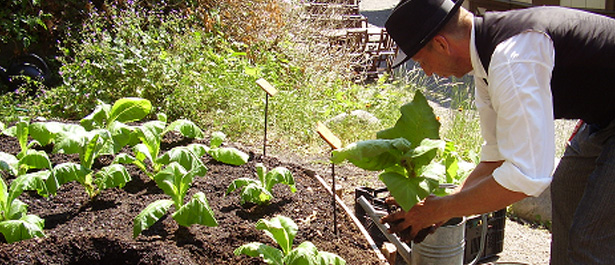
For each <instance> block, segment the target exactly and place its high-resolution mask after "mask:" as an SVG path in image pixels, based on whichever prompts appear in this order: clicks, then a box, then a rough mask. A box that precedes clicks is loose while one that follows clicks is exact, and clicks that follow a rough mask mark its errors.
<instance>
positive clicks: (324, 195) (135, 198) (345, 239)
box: [0, 136, 380, 265]
mask: <svg viewBox="0 0 615 265" xmlns="http://www.w3.org/2000/svg"><path fill="white" fill-rule="evenodd" d="M203 143H205V142H203ZM207 143H208V142H207ZM177 144H180V145H185V144H187V141H186V140H185V139H181V138H178V137H175V139H166V141H165V144H164V148H165V150H168V149H170V148H172V147H173V146H174V145H177ZM238 148H239V149H242V148H241V147H238ZM0 150H1V151H3V152H6V153H10V154H13V155H15V154H17V152H19V145H18V143H17V140H16V139H15V138H12V137H7V136H0ZM45 150H51V149H47V148H46V149H45ZM165 150H163V151H165ZM244 151H246V150H244ZM247 152H249V151H247ZM250 153H251V159H250V161H249V162H248V163H247V164H245V165H242V166H230V165H226V164H222V163H218V162H216V161H214V160H212V159H210V158H209V157H208V156H204V157H203V158H202V159H203V162H204V163H205V164H206V166H207V168H208V169H209V172H208V173H207V174H206V176H204V177H198V178H195V180H194V182H193V184H192V187H191V188H190V189H189V191H188V196H187V198H191V197H192V195H193V194H194V193H196V192H198V191H201V192H204V193H205V194H206V196H207V199H208V201H209V205H210V206H211V208H212V209H213V211H214V213H215V217H216V219H217V221H218V223H219V226H217V227H207V226H201V225H193V226H191V227H187V228H186V227H179V226H178V225H177V223H176V222H175V221H174V220H173V218H171V216H169V215H166V216H164V217H163V218H162V219H161V220H160V221H158V222H157V223H155V224H154V225H153V226H152V227H150V228H149V229H148V230H145V231H143V233H142V234H141V235H140V236H138V237H137V238H136V239H133V237H132V226H133V219H134V217H135V216H136V215H137V214H139V212H141V210H143V209H144V208H145V207H146V206H147V205H148V204H149V203H151V202H153V201H155V200H158V199H168V198H169V197H168V196H167V195H165V194H164V193H163V192H162V190H160V189H159V188H158V187H157V186H156V185H155V183H154V182H153V181H151V180H150V179H149V178H148V177H147V176H146V175H145V174H144V173H143V172H141V171H140V170H139V169H138V168H136V167H134V166H131V165H126V168H127V169H128V171H129V172H130V174H131V176H132V181H130V182H129V183H128V184H127V185H126V186H125V187H124V188H123V189H118V188H113V189H109V190H104V191H102V192H101V193H100V194H99V195H98V196H97V197H95V198H94V199H92V200H90V199H89V198H88V195H87V194H86V192H85V190H84V189H83V187H81V186H80V185H79V184H78V183H76V182H72V183H67V184H64V185H63V186H62V187H61V188H60V190H58V194H57V195H56V196H53V197H50V198H43V197H41V196H39V195H37V194H36V193H34V192H25V193H24V194H22V195H21V197H20V198H19V199H21V200H22V201H23V202H25V203H26V204H28V205H29V207H28V213H29V214H35V215H38V216H39V217H41V218H43V219H45V228H44V232H45V234H46V235H47V237H46V238H35V239H31V240H25V241H21V242H17V243H13V244H8V243H6V242H5V241H4V240H3V238H1V236H0V263H2V264H89V265H93V264H264V262H263V261H262V259H259V258H250V257H247V256H245V255H244V256H235V255H234V254H233V250H235V248H237V247H239V246H241V245H243V244H245V243H249V242H253V241H258V242H263V243H267V244H269V245H272V246H275V247H278V246H277V245H275V243H274V242H273V241H272V240H271V239H269V238H268V237H267V236H265V235H264V234H263V232H262V231H259V230H256V228H255V227H254V226H255V224H256V222H257V221H258V220H259V219H261V218H266V219H269V218H271V217H274V216H276V215H284V216H288V217H290V218H292V219H293V220H294V221H295V222H296V223H297V224H298V226H299V231H298V234H297V237H296V238H295V241H294V246H297V245H298V244H300V243H301V242H303V241H310V242H312V243H314V244H315V245H316V247H317V248H318V250H320V251H328V252H332V253H336V254H338V255H340V256H341V257H342V258H344V259H345V260H346V261H347V263H348V264H380V260H379V259H378V258H377V256H376V255H375V253H374V251H373V250H372V249H371V248H370V246H369V244H368V243H367V240H366V239H365V237H364V236H363V235H362V234H361V233H360V231H359V229H358V228H357V226H356V225H355V224H354V223H353V222H352V220H351V218H350V217H349V216H348V215H347V214H346V213H345V212H344V211H343V210H342V209H340V207H337V222H338V229H337V232H338V235H335V234H334V229H333V207H332V201H331V196H330V195H329V193H328V192H327V191H326V190H325V189H324V188H323V187H322V185H321V184H320V183H319V182H318V180H317V179H315V178H314V177H313V176H314V174H313V173H314V172H313V171H311V170H308V169H305V168H303V167H302V166H300V165H299V164H293V163H288V162H280V160H278V159H276V158H273V157H265V158H263V157H261V156H260V155H254V153H252V152H250ZM50 158H51V160H52V163H53V164H54V165H56V164H60V163H63V162H67V161H73V162H78V161H79V160H78V157H77V156H75V155H63V154H50ZM111 161H112V158H111V157H100V158H99V159H98V161H97V163H96V164H95V166H96V167H102V166H105V165H108V164H109V163H110V162H111ZM256 163H264V164H265V166H266V167H267V168H268V169H272V168H274V167H277V166H284V167H286V168H288V169H290V170H291V171H292V172H293V176H294V178H295V181H296V185H297V192H296V193H291V192H290V189H289V188H288V186H285V185H277V186H275V187H274V196H275V198H274V199H273V200H272V201H271V203H270V205H268V206H256V205H243V206H242V205H240V204H239V201H240V199H239V194H238V192H237V191H236V192H233V193H232V194H230V195H228V196H225V195H224V192H225V191H226V188H227V187H228V185H229V184H230V183H231V181H232V180H234V179H236V178H239V177H251V178H256V176H255V164H256ZM2 177H4V178H5V179H6V180H7V181H8V182H10V181H11V180H12V179H13V178H14V177H13V176H7V174H6V173H5V172H2ZM170 211H171V212H173V211H174V209H173V208H171V210H170Z"/></svg>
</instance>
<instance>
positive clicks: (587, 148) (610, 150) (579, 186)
mask: <svg viewBox="0 0 615 265" xmlns="http://www.w3.org/2000/svg"><path fill="white" fill-rule="evenodd" d="M551 200H552V205H553V209H552V211H553V216H552V220H553V221H552V236H553V240H552V243H551V264H552V265H562V264H615V122H612V123H611V124H610V125H608V126H606V127H605V128H602V129H596V128H594V127H592V126H589V125H587V124H585V125H583V126H581V127H580V129H579V131H578V133H577V134H576V135H575V136H574V138H573V139H572V140H571V142H570V144H569V145H568V146H567V147H566V151H565V153H564V156H563V157H562V159H561V161H560V163H559V165H558V166H557V169H556V170H555V173H554V174H553V182H552V183H551Z"/></svg>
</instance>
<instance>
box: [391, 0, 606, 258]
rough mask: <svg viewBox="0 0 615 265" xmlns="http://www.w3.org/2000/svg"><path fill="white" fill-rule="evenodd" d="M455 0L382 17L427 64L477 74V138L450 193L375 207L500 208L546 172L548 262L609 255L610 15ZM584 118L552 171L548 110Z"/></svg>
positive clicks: (542, 180) (432, 213)
mask: <svg viewBox="0 0 615 265" xmlns="http://www.w3.org/2000/svg"><path fill="white" fill-rule="evenodd" d="M462 1H463V0H458V1H457V2H454V3H453V2H450V0H402V1H401V2H400V3H399V5H398V6H397V7H396V8H395V9H394V10H393V12H392V13H391V15H390V17H389V18H388V20H387V22H386V28H387V31H388V32H389V34H390V35H391V37H392V38H393V40H395V42H396V43H397V45H398V47H399V48H400V51H401V52H400V54H399V55H398V59H396V65H399V64H401V63H403V62H405V61H407V60H408V59H410V58H412V59H413V60H414V61H415V62H417V63H419V64H420V65H421V68H422V69H423V70H424V71H425V73H426V74H427V75H432V74H437V75H439V76H442V77H448V76H456V77H461V76H463V75H465V74H471V75H473V76H474V80H475V85H476V107H477V109H478V111H479V114H480V117H481V119H480V122H481V133H482V135H483V138H484V140H485V144H484V145H483V148H482V153H481V161H482V162H480V163H479V164H478V165H477V167H476V168H475V169H474V171H473V172H472V173H471V174H470V175H469V176H468V178H467V180H466V182H465V183H464V184H463V185H462V186H461V187H460V189H459V190H458V191H457V192H455V193H454V194H452V195H449V196H445V197H435V196H431V197H428V198H426V199H425V200H423V201H422V202H420V203H418V204H417V205H416V206H414V207H413V208H412V209H411V210H410V211H408V212H398V213H394V214H390V215H388V216H385V217H383V219H382V220H381V221H382V222H388V223H390V225H391V229H390V230H391V232H394V233H398V234H399V233H402V231H404V230H405V229H406V228H409V227H411V232H410V235H408V234H405V233H406V232H404V234H400V237H402V238H405V239H412V238H414V237H415V236H416V234H417V232H418V231H419V230H421V229H423V228H427V227H431V226H437V224H440V223H442V222H443V221H446V220H448V219H450V218H452V217H457V216H468V215H472V214H479V213H486V212H491V211H495V210H498V209H502V208H504V207H506V206H508V205H510V204H512V203H514V202H516V201H519V200H521V199H523V198H526V197H528V196H538V195H540V193H541V192H542V191H544V189H546V188H547V187H548V186H549V184H551V193H552V202H553V217H552V219H553V226H552V232H553V242H552V246H551V263H552V264H615V137H614V135H615V122H612V121H613V119H614V118H615V85H614V84H613V82H614V78H615V20H613V19H611V18H607V17H604V16H600V15H596V14H591V13H588V12H583V11H579V10H573V9H568V8H563V7H534V8H527V9H522V10H513V11H506V12H487V13H486V14H485V15H484V16H483V17H475V16H473V15H472V14H471V13H470V12H468V11H467V10H465V9H464V8H462V7H460V5H461V2H462ZM554 118H566V119H580V120H582V121H584V122H585V124H584V125H583V126H581V128H580V130H579V131H578V133H577V134H576V135H575V137H574V138H573V140H572V141H571V143H570V144H569V146H567V149H566V151H565V154H564V157H563V158H562V159H561V162H560V164H559V165H558V168H557V170H556V171H555V173H553V177H551V175H552V172H553V171H552V170H553V167H554V165H553V164H554V162H553V161H554V156H555V151H554V150H555V148H554V146H555V144H554V142H555V140H554V129H553V119H554Z"/></svg>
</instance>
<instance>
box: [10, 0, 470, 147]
mask: <svg viewBox="0 0 615 265" xmlns="http://www.w3.org/2000/svg"><path fill="white" fill-rule="evenodd" d="M130 3H132V2H130V1H129V2H126V3H125V5H124V6H123V7H122V8H119V7H116V8H114V6H108V7H107V8H106V9H105V11H102V10H96V9H95V8H94V9H92V10H91V12H90V13H89V17H88V19H87V20H85V21H84V22H83V24H82V27H81V28H80V29H79V30H74V31H71V32H80V33H79V34H78V35H77V36H75V35H71V36H67V38H66V40H65V41H64V42H62V43H61V45H60V48H61V49H62V51H63V52H64V53H63V55H62V56H60V57H59V58H58V60H59V61H61V62H62V67H61V74H62V78H63V84H62V85H60V86H58V87H55V88H53V89H49V90H48V91H46V93H45V94H44V95H40V97H39V98H38V99H37V100H36V101H34V102H33V101H26V100H24V101H23V102H20V104H23V106H21V107H25V108H28V109H29V110H30V112H28V113H17V114H20V115H24V114H25V115H32V116H38V115H42V116H45V117H49V118H63V119H78V118H80V117H83V116H84V115H86V114H87V113H89V112H91V110H92V109H93V107H94V106H95V105H96V104H97V102H98V101H99V100H101V101H104V102H107V103H110V102H113V101H115V100H117V99H119V98H121V97H127V96H136V97H143V98H147V99H149V100H150V101H152V102H153V105H154V107H155V112H164V113H166V114H167V115H168V116H169V118H170V119H178V118H188V119H191V120H194V121H195V122H197V123H198V124H199V125H200V126H201V127H202V128H203V129H204V130H206V131H209V132H213V131H218V130H220V131H223V132H224V133H226V134H227V135H228V136H229V138H230V140H231V141H235V142H242V143H245V144H249V145H255V146H256V145H260V144H262V139H263V136H264V135H263V133H264V107H265V106H264V104H265V92H264V91H262V90H261V89H260V88H259V87H258V86H257V85H256V83H255V81H256V80H257V79H258V78H265V79H266V80H268V81H269V82H270V83H272V84H273V85H274V86H275V87H276V88H277V89H278V90H279V91H280V92H279V93H278V94H277V95H275V96H274V97H271V98H270V99H269V104H270V106H269V112H268V114H269V117H268V118H269V124H268V143H269V145H270V146H271V147H272V148H271V149H268V150H272V152H273V153H275V152H276V151H279V152H288V151H290V152H299V153H319V152H326V151H328V146H326V144H325V143H324V141H323V140H322V139H320V137H319V136H318V135H317V134H316V133H315V130H314V129H315V124H316V123H317V122H319V121H320V122H325V124H326V125H327V126H329V127H330V128H331V129H332V130H333V132H334V133H335V134H337V135H338V136H339V137H340V138H341V139H342V141H343V142H344V144H348V143H351V142H355V141H358V140H363V139H369V138H374V137H375V133H376V132H377V131H379V130H382V129H384V128H388V127H391V126H393V125H394V123H395V121H396V120H397V119H398V118H399V116H400V113H399V108H400V107H401V106H402V105H403V104H405V103H407V102H410V101H411V100H412V96H413V95H414V93H415V92H416V91H417V90H422V91H431V92H430V93H429V94H430V95H432V96H433V99H434V102H438V100H437V98H436V96H438V93H440V92H441V91H440V90H439V89H441V87H444V88H446V89H450V90H448V92H442V93H441V94H442V95H439V96H442V97H443V98H447V97H448V98H450V93H451V91H452V93H459V95H458V98H456V99H455V100H456V101H455V103H454V105H455V106H459V107H462V108H464V109H467V110H470V109H471V107H467V106H469V105H471V104H470V103H471V99H465V98H464V97H462V93H466V94H467V88H465V87H463V86H462V85H451V84H450V82H442V83H439V84H438V85H437V86H435V87H434V86H433V82H434V81H433V79H431V78H427V77H425V76H423V75H422V74H421V72H420V71H418V70H417V69H409V70H405V69H402V70H400V71H398V72H397V73H396V75H395V76H393V77H392V78H389V77H388V76H384V77H382V78H381V79H380V80H377V81H376V82H374V83H371V84H363V83H356V82H354V79H353V78H352V73H351V71H349V65H348V56H349V55H348V54H345V53H344V52H343V51H340V50H331V49H330V46H329V45H328V43H327V42H326V41H324V38H323V36H322V34H321V31H322V30H324V29H326V27H327V25H316V24H314V23H312V22H311V21H310V20H309V19H307V20H306V19H305V16H304V14H302V12H303V11H302V9H301V8H298V7H299V6H300V5H298V3H293V2H291V3H288V2H285V1H278V0H255V1H234V0H224V1H213V0H200V1H191V2H190V5H188V7H184V9H182V10H175V11H174V10H172V9H170V8H168V7H167V8H166V9H165V10H157V9H156V8H151V7H148V8H142V7H140V6H138V5H136V4H133V5H130ZM263 16H264V17H267V18H268V19H261V18H262V17H263ZM391 80H392V81H391ZM453 83H455V82H453ZM439 91H440V92H439ZM456 91H457V92H456ZM466 94H463V96H466ZM6 98H7V97H2V99H6ZM4 102H7V104H9V103H8V102H10V100H8V99H7V100H5V101H3V105H4ZM447 107H450V106H447ZM9 109H11V110H12V108H8V107H7V108H6V111H5V113H7V112H10V110H9ZM455 109H457V107H455ZM356 111H360V112H359V113H369V115H370V116H369V117H367V118H366V117H365V116H357V115H353V114H352V113H356ZM452 113H454V114H455V115H452ZM466 113H468V114H469V113H471V112H470V111H463V112H459V113H458V112H451V115H450V116H451V117H452V119H453V123H452V125H451V126H449V125H448V124H446V123H445V121H446V120H448V119H449V116H448V115H442V122H443V123H444V124H445V125H446V126H443V127H446V128H447V129H443V135H444V136H445V137H449V138H451V139H453V140H454V141H458V142H459V144H460V145H463V146H464V147H462V148H458V150H465V149H468V150H471V149H476V148H477V147H476V146H479V145H480V144H477V143H475V142H472V141H474V139H476V138H477V137H476V135H478V134H477V132H475V126H474V122H475V117H474V116H468V115H466ZM15 114H16V113H15V112H12V114H11V115H15ZM461 114H464V115H463V116H462V115H461ZM9 116H10V115H9ZM6 117H8V116H5V118H6ZM448 128H450V129H448ZM444 130H446V132H444ZM461 130H466V131H463V132H462V131H461ZM455 136H459V138H454V137H455Z"/></svg>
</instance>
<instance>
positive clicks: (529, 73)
mask: <svg viewBox="0 0 615 265" xmlns="http://www.w3.org/2000/svg"><path fill="white" fill-rule="evenodd" d="M470 43H471V45H470V54H471V60H472V67H473V71H472V72H471V73H470V74H471V75H474V81H475V82H474V83H475V85H476V107H477V109H478V111H479V114H480V125H481V133H482V136H483V138H484V140H485V143H484V144H483V147H482V151H481V161H499V160H504V163H503V164H502V166H501V167H499V168H498V169H496V170H495V171H494V172H493V177H494V179H495V180H496V181H497V182H498V183H499V184H500V185H502V186H503V187H505V188H507V189H509V190H512V191H516V192H523V193H525V194H527V195H530V196H538V195H540V193H542V191H544V190H545V189H546V188H547V187H548V186H549V184H550V183H551V179H552V172H553V167H554V157H555V133H554V126H553V124H554V121H553V100H552V95H551V86H550V82H551V72H552V70H553V66H554V63H555V49H554V46H553V41H552V40H551V38H550V37H549V36H548V35H547V34H545V33H543V32H537V31H525V32H522V33H520V34H518V35H515V36H513V37H511V38H509V39H508V40H505V41H503V42H502V43H500V44H499V45H498V46H497V47H496V48H495V51H494V53H493V55H492V57H491V62H490V63H489V69H488V71H485V69H484V67H483V65H482V63H481V61H480V59H479V57H478V53H477V50H476V45H475V35H474V30H472V34H471V40H470ZM487 72H488V73H489V75H487ZM485 80H486V82H485Z"/></svg>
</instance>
